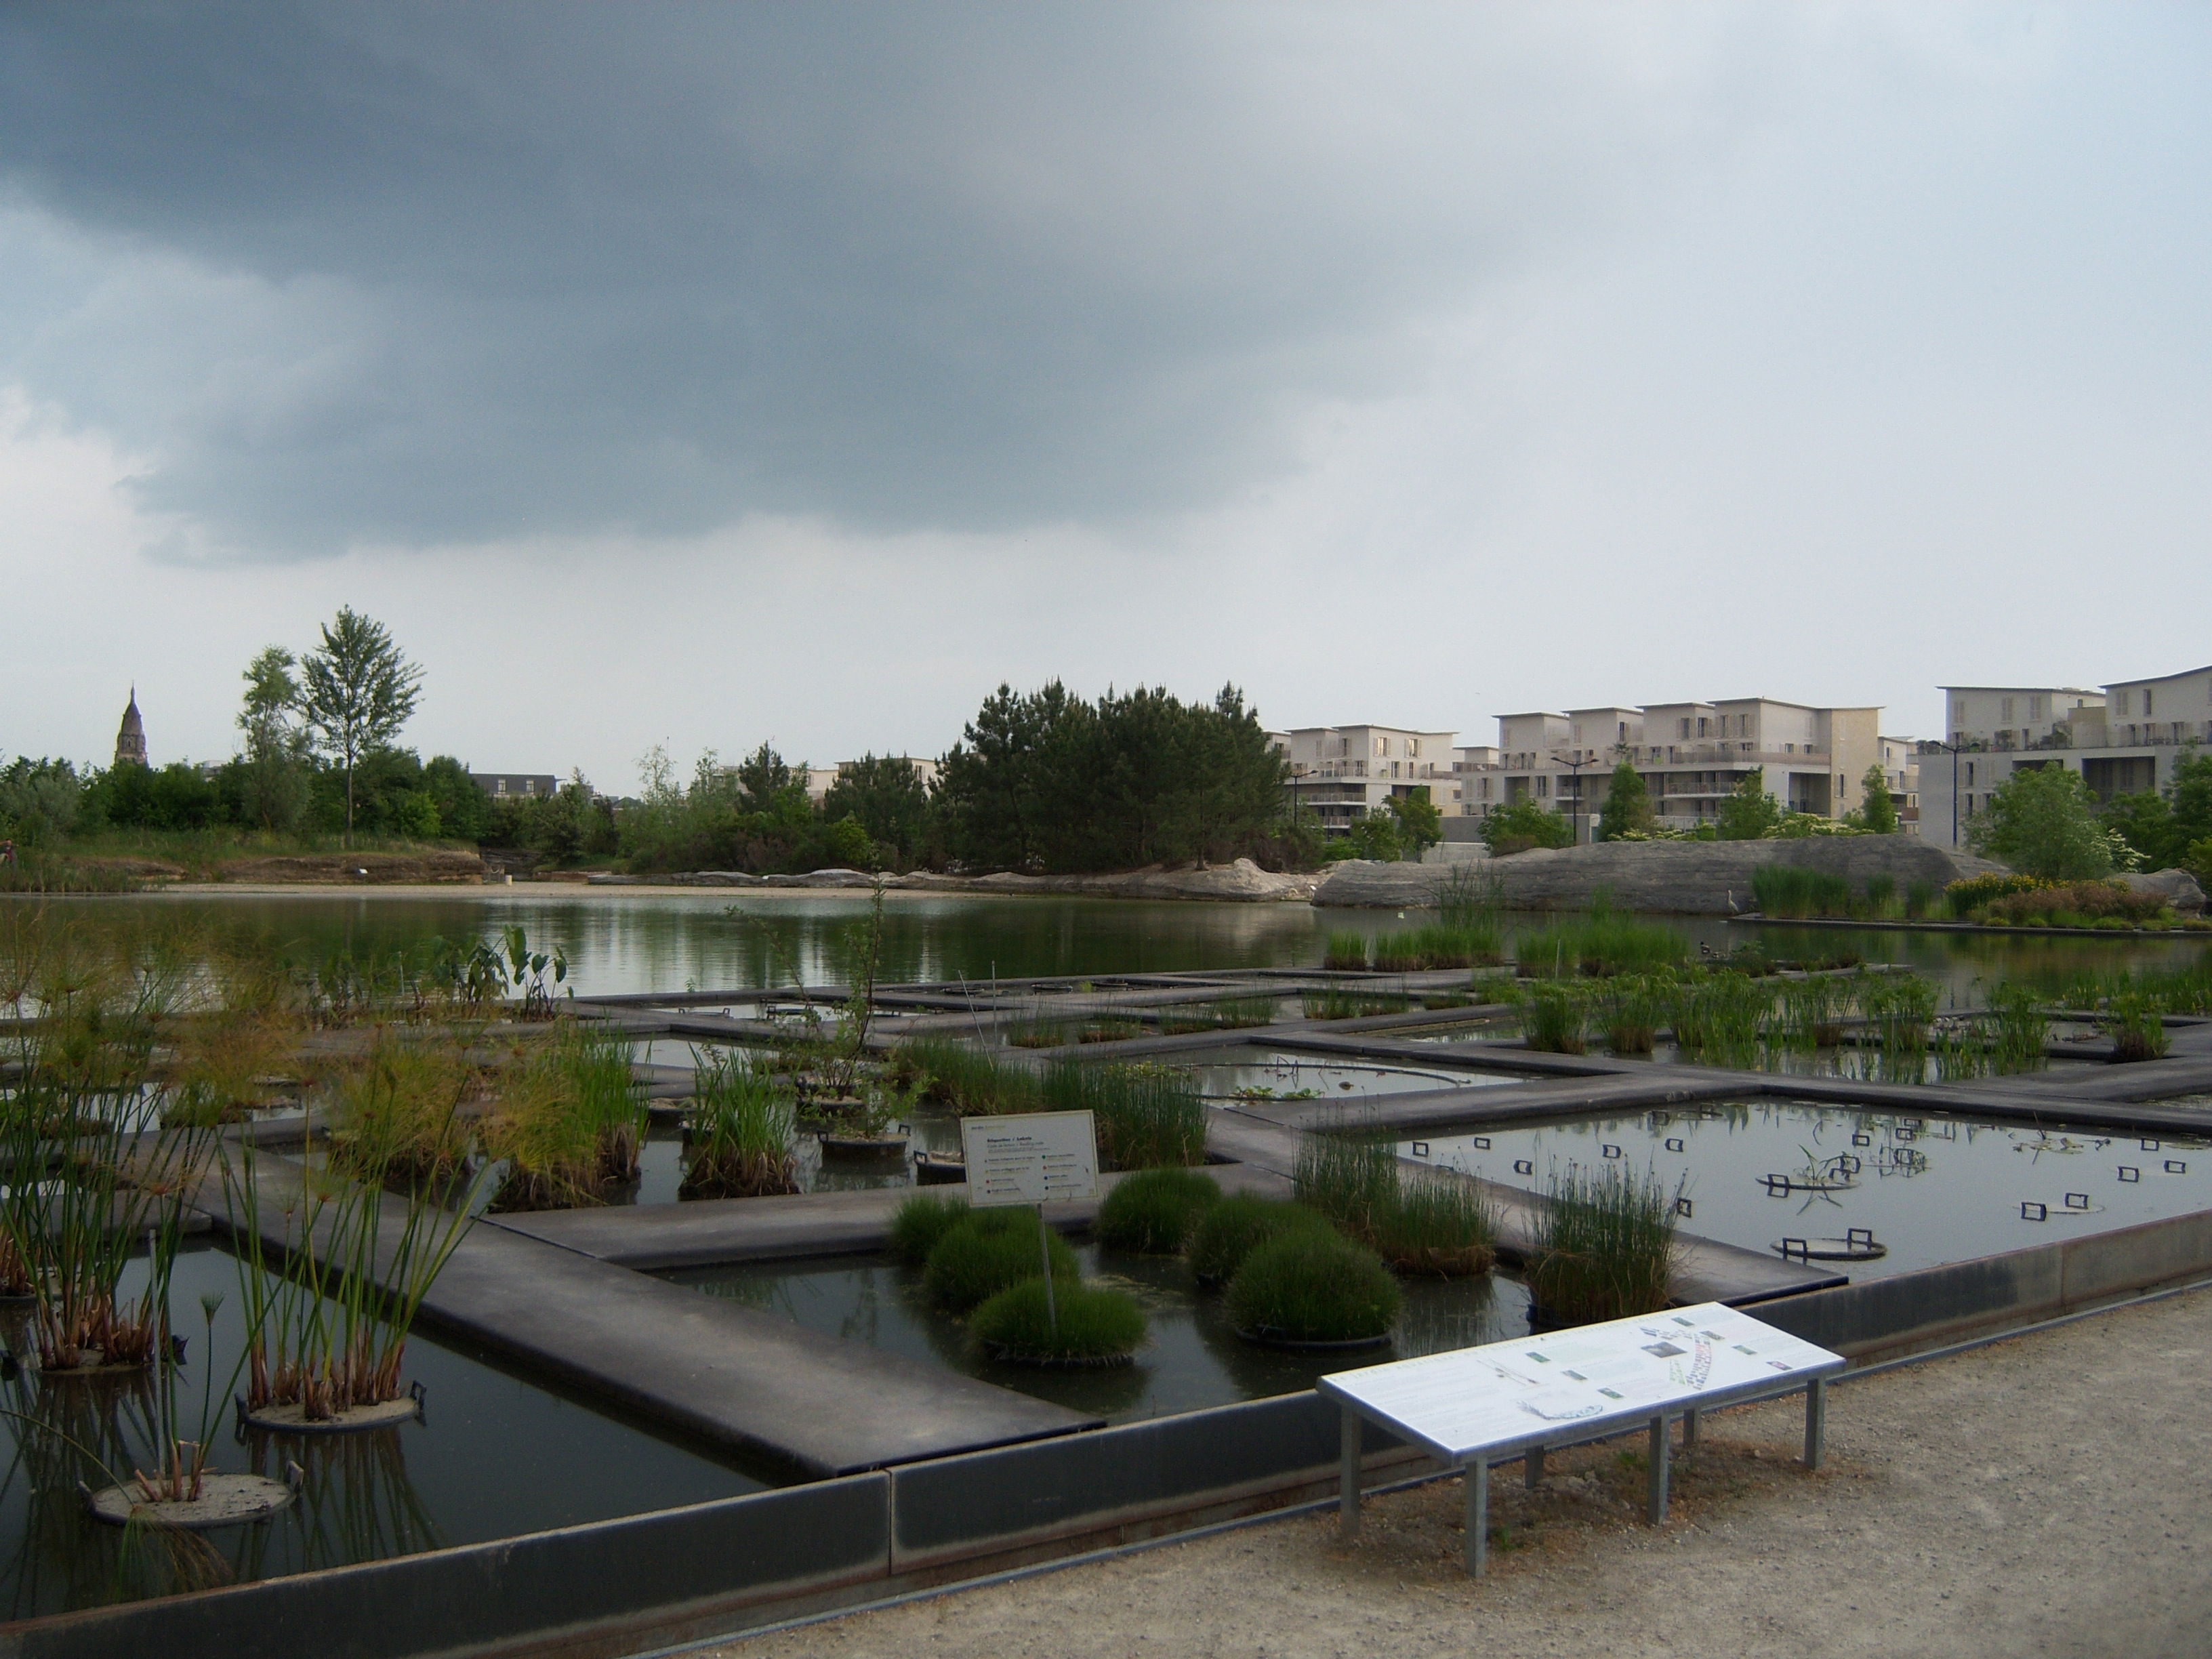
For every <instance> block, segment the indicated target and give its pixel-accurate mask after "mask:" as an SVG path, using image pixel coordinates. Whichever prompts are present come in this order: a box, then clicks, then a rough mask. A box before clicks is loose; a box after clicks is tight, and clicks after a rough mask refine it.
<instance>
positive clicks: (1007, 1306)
mask: <svg viewBox="0 0 2212 1659" xmlns="http://www.w3.org/2000/svg"><path fill="white" fill-rule="evenodd" d="M968 1330H969V1340H970V1341H972V1342H973V1343H974V1344H975V1346H976V1347H977V1348H978V1349H979V1350H981V1352H983V1353H984V1354H986V1355H987V1356H988V1357H989V1358H994V1359H1002V1360H1008V1361H1012V1363H1014V1364H1031V1365H1053V1364H1060V1365H1065V1364H1110V1363H1113V1362H1115V1361H1119V1360H1126V1359H1127V1358H1129V1356H1130V1355H1132V1354H1133V1353H1134V1352H1136V1351H1137V1350H1138V1349H1139V1347H1141V1346H1144V1341H1145V1335H1146V1321H1145V1310H1144V1309H1143V1308H1142V1307H1140V1306H1139V1304H1138V1302H1137V1298H1136V1297H1133V1296H1131V1295H1130V1294H1129V1293H1128V1292H1127V1291H1116V1290H1111V1289H1109V1288H1108V1287H1107V1286H1105V1285H1095V1284H1092V1283H1091V1282H1090V1281H1088V1280H1085V1279H1060V1278H1058V1277H1055V1278H1054V1280H1053V1285H1052V1295H1051V1297H1050V1298H1049V1300H1048V1298H1047V1297H1046V1295H1045V1282H1044V1276H1043V1274H1042V1273H1038V1274H1037V1275H1036V1276H1035V1277H1033V1278H1030V1279H1023V1280H1022V1281H1021V1282H1020V1283H1019V1284H1016V1285H1008V1286H1006V1289H1004V1290H1002V1291H997V1292H996V1293H995V1294H994V1295H992V1296H991V1297H987V1299H986V1300H985V1301H984V1302H983V1303H982V1304H981V1305H980V1306H979V1307H977V1308H976V1310H975V1312H974V1313H973V1314H971V1315H970V1316H969V1325H968Z"/></svg>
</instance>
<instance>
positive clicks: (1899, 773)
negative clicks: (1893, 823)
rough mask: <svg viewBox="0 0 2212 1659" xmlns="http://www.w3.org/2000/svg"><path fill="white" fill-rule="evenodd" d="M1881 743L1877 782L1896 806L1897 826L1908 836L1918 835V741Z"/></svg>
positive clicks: (1888, 739)
mask: <svg viewBox="0 0 2212 1659" xmlns="http://www.w3.org/2000/svg"><path fill="white" fill-rule="evenodd" d="M1881 781H1883V782H1884V783H1885V784H1887V786H1888V787H1889V798H1890V799H1892V800H1893V801H1895V802H1896V803H1897V827H1898V828H1899V829H1901V830H1903V831H1904V832H1905V834H1906V835H1908V836H1917V835H1918V834H1919V833H1920V739H1919V738H1882V739H1881Z"/></svg>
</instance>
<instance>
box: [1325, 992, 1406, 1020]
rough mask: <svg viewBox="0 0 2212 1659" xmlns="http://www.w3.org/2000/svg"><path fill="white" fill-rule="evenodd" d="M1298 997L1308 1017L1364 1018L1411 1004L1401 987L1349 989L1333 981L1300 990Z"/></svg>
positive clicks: (1402, 1009)
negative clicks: (1370, 989)
mask: <svg viewBox="0 0 2212 1659" xmlns="http://www.w3.org/2000/svg"><path fill="white" fill-rule="evenodd" d="M1298 1000H1299V1005H1300V1006H1301V1008H1302V1009H1303V1011H1304V1014H1305V1017H1306V1018H1308V1019H1365V1018H1368V1017H1369V1016H1370V1015H1372V1014H1401V1013H1403V1012H1406V1010H1407V1009H1408V1008H1410V1007H1412V1006H1413V999H1412V998H1411V997H1409V996H1407V994H1405V993H1404V992H1402V991H1351V990H1346V989H1345V988H1344V987H1341V986H1335V985H1332V986H1330V987H1328V988H1327V989H1325V990H1320V991H1307V992H1304V993H1302V994H1301V995H1300V996H1299V999H1298Z"/></svg>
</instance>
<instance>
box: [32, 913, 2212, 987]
mask: <svg viewBox="0 0 2212 1659" xmlns="http://www.w3.org/2000/svg"><path fill="white" fill-rule="evenodd" d="M0 904H4V905H14V906H21V907H34V906H37V905H40V904H43V905H45V906H46V908H48V909H49V910H50V911H52V913H54V914H56V915H60V916H62V917H64V919H65V920H66V921H67V922H68V924H69V926H70V927H72V928H83V929H99V930H102V931H121V932H128V933H137V934H152V933H164V932H166V933H174V934H178V935H180V936H182V937H184V938H185V939H188V940H196V939H213V940H216V941H220V942H222V943H225V944H228V945H234V946H251V947H253V948H256V949H268V948H272V947H274V948H278V949H282V950H283V951H287V952H289V954H291V955H292V956H293V957H295V958H296V959H298V960H301V961H302V962H310V963H312V962H320V961H322V960H324V959H325V958H326V957H330V956H331V955H333V954H336V953H338V952H341V951H344V952H350V953H352V954H353V955H354V956H356V957H387V958H388V957H391V956H392V955H393V954H395V953H398V952H402V951H414V950H416V949H418V948H420V947H421V946H422V945H425V944H426V943H427V942H428V941H429V940H430V939H434V938H443V939H448V940H462V941H469V940H474V939H479V938H483V937H486V936H489V935H490V934H492V933H495V932H496V931H497V930H498V929H500V928H502V927H510V926H515V927H522V928H523V929H524V930H525V931H526V933H527V934H528V935H529V938H530V939H531V941H532V944H533V945H538V946H539V947H541V948H542V947H544V946H547V945H560V946H561V947H562V949H563V950H564V951H566V952H567V954H568V961H569V963H570V972H569V976H568V983H569V984H570V985H571V986H573V987H574V988H575V989H576V990H577V992H578V993H579V994H585V995H591V994H600V995H605V994H616V993H626V992H640V991H655V990H660V991H680V990H684V989H687V988H692V987H697V988H702V989H720V988H725V987H727V988H732V989H742V988H750V987H759V986H764V985H775V984H779V983H787V982H788V980H789V976H790V975H791V973H792V972H793V971H796V972H798V973H799V974H801V975H804V976H805V978H806V979H807V980H808V981H813V982H822V981H841V980H842V979H843V977H844V976H845V970H846V965H847V963H848V962H850V961H851V960H852V957H853V951H852V946H851V942H850V939H849V937H848V935H849V931H850V929H851V928H852V927H853V925H854V923H856V922H860V921H863V920H865V918H866V913H867V908H868V898H867V896H866V895H865V894H858V893H852V892H823V893H814V892H783V893H757V892H748V893H742V894H740V893H732V892H729V891H726V890H725V891H704V892H697V893H651V892H638V891H634V890H622V889H613V888H604V889H578V888H574V887H566V886H561V885H556V884H527V885H521V886H515V887H457V888H454V889H453V890H452V891H451V892H450V893H441V894H438V895H436V896H424V895H422V894H421V893H419V892H409V893H379V892H377V891H375V890H359V891H345V892H298V893H284V894H239V895H235V896H233V895H228V894H224V895H216V894H153V895H143V896H118V897H81V898H59V899H46V900H38V899H30V898H21V897H12V898H8V899H0ZM1430 920H1432V917H1431V914H1430V913H1428V912H1425V911H1419V910H1413V911H1407V912H1405V913H1404V915H1403V919H1402V920H1401V916H1400V914H1399V913H1397V912H1394V911H1387V910H1335V909H1331V910H1318V909H1316V908H1313V907H1312V906H1310V905H1306V904H1222V903H1174V902H1143V901H1133V900H1121V899H1085V898H1067V897H1054V896H1024V897H1000V896H968V895H960V894H938V893H892V894H890V895H889V896H887V900H886V902H885V905H884V962H883V968H882V971H881V977H882V978H884V979H885V980H888V981H914V980H930V981H954V980H960V979H967V980H970V981H973V980H979V979H980V980H988V979H990V978H992V977H994V976H997V977H1000V978H1011V977H1021V976H1029V975H1103V974H1124V973H1158V972H1168V971H1175V970H1183V969H1224V968H1312V967H1318V966H1319V965H1320V963H1321V959H1322V945H1323V941H1324V939H1325V937H1326V935H1327V934H1328V933H1331V932H1341V931H1359V932H1366V933H1378V934H1379V933H1391V932H1395V931H1397V930H1399V929H1401V928H1403V927H1415V926H1419V925H1420V924H1422V923H1424V922H1425V921H1430ZM1548 920H1550V919H1548V918H1543V917H1537V916H1514V917H1509V918H1508V919H1507V927H1508V933H1509V935H1510V933H1513V932H1516V931H1520V930H1523V929H1528V928H1533V927H1538V926H1542V925H1544V924H1545V923H1546V922H1547V921H1548ZM1674 926H1676V927H1679V929H1680V932H1681V933H1683V935H1684V937H1685V938H1686V939H1687V940H1688V941H1689V944H1690V947H1691V949H1692V952H1694V951H1696V949H1697V948H1698V946H1699V945H1710V946H1711V948H1712V949H1713V950H1715V951H1728V950H1730V949H1732V948H1734V947H1735V946H1736V945H1740V944H1744V943H1747V942H1748V943H1756V944H1758V945H1761V946H1763V947H1764V948H1765V950H1767V951H1769V952H1770V953H1771V954H1774V955H1777V956H1783V957H1802V956H1808V955H1811V956H1827V955H1831V954H1832V953H1834V952H1837V951H1857V952H1858V953H1859V954H1860V955H1862V956H1863V957H1865V959H1867V960H1868V961H1869V962H1902V963H1909V964H1911V966H1913V967H1914V968H1917V969H1920V970H1921V971H1922V972H1923V973H1927V974H1929V975H1933V976H1935V977H1936V978H1937V979H1939V980H1940V981H1942V982H1943V983H1944V985H1945V986H1946V987H1947V989H1948V992H1949V993H1950V996H1951V1000H1956V1001H1961V1002H1964V1001H1971V1000H1973V997H1974V987H1975V985H1976V982H1977V981H1981V980H1985V979H1987V980H1994V979H1996V978H2000V977H2003V976H2006V975H2015V976H2017V975H2033V976H2035V977H2037V978H2039V979H2045V980H2050V981H2057V980H2062V979H2063V978H2065V977H2067V976H2068V975H2073V974H2076V973H2080V972H2083V971H2086V970H2091V969H2112V968H2114V967H2117V966H2119V965H2122V964H2142V965H2149V964H2157V965H2166V964H2178V963H2189V962H2195V961H2197V960H2200V959H2201V957H2202V953H2203V951H2205V950H2206V949H2207V948H2208V946H2207V944H2206V942H2205V940H2206V938H2208V937H2212V936H2188V937H2185V938H2183V939H2160V940H2155V941H2150V940H2138V939H2081V938H2058V939H2035V938H2024V937H2021V936H2019V935H1974V934H1956V933H1899V932H1891V931H1887V930H1882V929H1838V928H1811V927H1741V926H1735V927H1732V926H1730V925H1729V924H1728V923H1727V922H1724V921H1718V920H1715V919H1711V918H1678V919H1674Z"/></svg>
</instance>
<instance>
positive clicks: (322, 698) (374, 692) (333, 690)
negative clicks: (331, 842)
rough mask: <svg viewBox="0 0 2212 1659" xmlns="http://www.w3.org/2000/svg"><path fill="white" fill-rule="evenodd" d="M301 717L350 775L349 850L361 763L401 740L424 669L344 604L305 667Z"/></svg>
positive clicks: (378, 625) (375, 624) (380, 627)
mask: <svg viewBox="0 0 2212 1659" xmlns="http://www.w3.org/2000/svg"><path fill="white" fill-rule="evenodd" d="M300 682H301V685H300V714H301V719H302V720H305V721H306V722H307V730H308V732H310V733H312V734H313V738H314V742H315V746H316V747H317V748H319V749H320V750H322V751H323V752H324V753H325V754H326V755H328V756H329V757H331V759H332V760H334V761H336V762H337V763H338V764H339V765H341V766H342V767H343V768H344V769H345V780H346V845H347V846H349V847H350V846H352V845H353V813H354V797H353V774H354V768H355V766H356V764H357V763H359V761H360V760H361V757H362V756H363V755H364V754H367V753H368V751H369V750H374V749H380V748H382V747H384V746H385V745H386V744H389V743H390V742H391V741H392V738H396V737H398V735H399V728H400V727H402V726H404V725H406V724H407V718H408V716H409V715H410V714H413V713H414V712H415V703H416V698H417V697H418V696H420V695H421V693H422V670H421V669H420V668H417V667H416V665H414V664H413V663H411V662H410V661H408V660H407V659H406V658H405V657H404V656H402V655H401V654H400V652H399V647H398V646H396V645H394V644H393V643H392V635H390V634H389V633H388V632H386V629H385V627H384V624H383V623H379V622H374V621H372V620H371V619H370V618H368V617H364V616H362V615H361V614H360V613H359V612H357V611H355V610H354V608H353V607H352V606H351V605H340V606H339V607H338V614H337V619H336V620H335V621H332V622H330V623H325V624H324V626H323V643H322V647H321V648H320V649H319V650H317V651H313V652H311V653H308V654H307V656H306V657H305V658H303V659H301V663H300Z"/></svg>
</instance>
